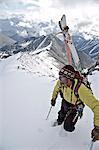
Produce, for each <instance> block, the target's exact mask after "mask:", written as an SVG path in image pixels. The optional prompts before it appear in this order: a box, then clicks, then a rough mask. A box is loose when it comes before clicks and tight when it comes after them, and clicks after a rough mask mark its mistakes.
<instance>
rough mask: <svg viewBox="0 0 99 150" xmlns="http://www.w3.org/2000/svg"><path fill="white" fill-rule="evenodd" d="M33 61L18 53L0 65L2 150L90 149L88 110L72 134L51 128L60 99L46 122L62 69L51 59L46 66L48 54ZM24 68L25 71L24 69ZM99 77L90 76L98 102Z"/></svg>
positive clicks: (91, 123) (41, 54)
mask: <svg viewBox="0 0 99 150" xmlns="http://www.w3.org/2000/svg"><path fill="white" fill-rule="evenodd" d="M31 57H32V56H31V55H28V54H25V53H24V55H21V53H18V54H15V55H13V56H11V57H8V58H7V59H3V60H2V61H0V150H40V149H42V150H58V149H59V150H79V149H80V150H88V149H90V146H91V130H92V129H93V113H92V111H91V110H90V109H89V108H88V107H87V106H86V107H85V110H84V114H83V117H82V119H79V121H78V122H77V125H76V129H75V131H74V132H72V133H69V132H66V131H64V129H63V126H58V127H55V128H54V127H51V124H52V123H53V121H54V120H55V119H56V118H57V113H58V111H59V109H60V105H61V99H60V97H58V99H57V103H56V106H55V107H53V108H52V110H51V113H50V116H49V118H48V120H46V117H47V114H48V111H49V109H50V106H51V105H50V99H51V94H52V90H53V86H54V84H55V80H56V78H57V75H58V69H57V68H56V67H55V66H54V65H55V62H54V61H53V60H51V58H49V59H48V61H47V64H46V63H44V62H43V60H42V59H43V58H44V59H47V58H48V57H46V52H45V51H43V52H42V53H39V57H38V55H35V57H34V59H33V57H32V58H31ZM26 60H27V61H26ZM30 60H31V61H30ZM52 62H53V64H52ZM24 63H25V64H24ZM23 64H24V65H26V68H25V69H22V68H21V66H22V65H23ZM23 67H24V66H23ZM28 68H29V70H28ZM53 75H54V76H53ZM98 76H99V72H95V73H94V74H93V75H92V76H89V80H90V82H91V86H92V89H93V92H94V94H95V96H96V98H97V99H99V92H98V90H97V89H99V84H98V83H99V78H98ZM95 81H96V82H95ZM93 149H95V150H98V149H99V143H98V142H95V143H94V145H93Z"/></svg>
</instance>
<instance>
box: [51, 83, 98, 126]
mask: <svg viewBox="0 0 99 150" xmlns="http://www.w3.org/2000/svg"><path fill="white" fill-rule="evenodd" d="M76 83H77V81H76V80H75V85H76ZM75 85H74V87H75ZM60 90H61V92H62V94H63V98H64V99H65V100H66V101H68V102H69V103H71V104H76V101H77V97H76V96H75V95H74V92H73V93H71V88H70V87H67V86H66V84H61V83H60V81H59V80H58V81H57V82H56V85H55V87H54V90H53V94H52V99H53V100H55V101H56V98H57V96H58V93H59V91H60ZM71 94H72V96H71ZM78 94H79V98H80V100H81V101H82V102H83V103H85V104H86V105H87V106H88V107H90V108H91V110H92V111H93V113H94V125H95V126H99V101H98V100H96V98H95V97H94V95H93V94H92V92H91V90H89V89H88V88H87V87H86V86H85V85H84V84H81V86H80V87H79V90H78Z"/></svg>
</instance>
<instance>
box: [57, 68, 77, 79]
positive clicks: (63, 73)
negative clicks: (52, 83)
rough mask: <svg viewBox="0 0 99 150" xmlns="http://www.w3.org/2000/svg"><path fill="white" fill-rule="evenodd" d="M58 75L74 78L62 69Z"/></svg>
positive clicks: (73, 75)
mask: <svg viewBox="0 0 99 150" xmlns="http://www.w3.org/2000/svg"><path fill="white" fill-rule="evenodd" d="M59 75H63V76H66V77H68V78H72V79H73V78H74V77H75V74H74V73H72V72H68V71H67V70H64V69H61V70H60V72H59Z"/></svg>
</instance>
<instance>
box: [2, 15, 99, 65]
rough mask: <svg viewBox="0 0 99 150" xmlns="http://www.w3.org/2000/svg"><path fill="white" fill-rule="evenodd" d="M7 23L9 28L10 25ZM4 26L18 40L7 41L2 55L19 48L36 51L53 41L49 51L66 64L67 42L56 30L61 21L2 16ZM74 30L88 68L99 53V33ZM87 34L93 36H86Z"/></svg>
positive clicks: (84, 63)
mask: <svg viewBox="0 0 99 150" xmlns="http://www.w3.org/2000/svg"><path fill="white" fill-rule="evenodd" d="M7 26H8V28H6V27H7ZM0 30H1V31H2V33H6V34H7V35H8V36H9V38H11V39H13V40H14V41H17V42H16V43H15V44H14V43H13V44H10V42H9V41H8V42H7V44H6V45H4V46H2V48H1V49H0V52H1V54H0V57H1V58H4V57H5V58H6V56H5V55H7V56H10V55H13V54H16V53H18V52H27V51H29V52H31V51H32V52H33V51H35V53H37V52H38V51H39V49H42V48H44V49H46V47H47V46H48V45H50V50H49V51H48V50H47V49H46V51H48V54H49V55H51V56H52V57H53V58H55V59H56V60H57V61H58V62H59V63H61V65H62V64H66V54H65V48H64V44H63V42H62V41H61V40H60V39H59V37H58V36H56V35H55V34H52V33H57V32H59V31H60V30H59V27H58V25H57V24H55V23H54V22H53V21H52V20H51V21H50V22H38V23H35V22H33V21H31V22H29V21H24V20H23V19H22V17H19V18H15V17H14V18H10V19H4V20H3V19H2V20H0ZM10 31H11V32H10ZM71 33H73V35H72V38H73V42H74V45H75V47H76V50H77V51H78V55H79V57H80V60H81V63H82V66H83V67H84V68H86V67H87V68H88V67H90V66H91V65H92V64H93V63H94V61H95V60H96V57H97V56H98V55H99V49H98V47H99V39H98V37H96V36H95V35H90V36H89V34H88V33H85V34H84V33H81V32H79V31H77V30H76V32H71ZM86 36H89V37H90V38H87V39H86V38H85V37H86ZM1 39H2V37H1ZM6 41H7V40H6ZM51 43H52V44H51ZM41 51H42V50H41ZM59 66H60V64H59Z"/></svg>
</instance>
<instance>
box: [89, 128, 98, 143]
mask: <svg viewBox="0 0 99 150" xmlns="http://www.w3.org/2000/svg"><path fill="white" fill-rule="evenodd" d="M91 138H92V141H93V142H95V141H97V140H99V126H96V127H95V128H94V129H93V130H92V132H91Z"/></svg>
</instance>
